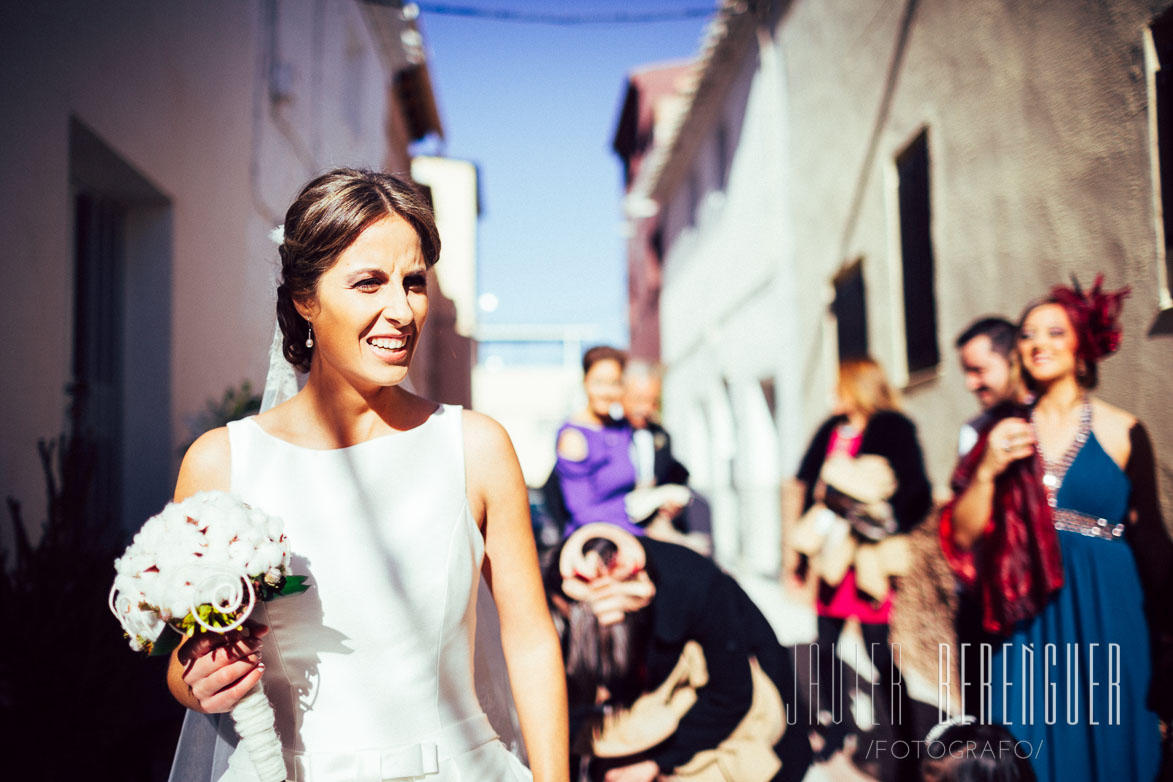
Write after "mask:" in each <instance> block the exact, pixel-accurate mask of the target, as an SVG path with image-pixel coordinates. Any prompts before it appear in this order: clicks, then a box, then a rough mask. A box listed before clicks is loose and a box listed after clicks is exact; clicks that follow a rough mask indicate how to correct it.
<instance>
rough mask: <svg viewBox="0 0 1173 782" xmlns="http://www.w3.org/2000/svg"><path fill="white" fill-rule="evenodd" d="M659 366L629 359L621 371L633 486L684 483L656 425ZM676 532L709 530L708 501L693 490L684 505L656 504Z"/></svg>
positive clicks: (680, 468)
mask: <svg viewBox="0 0 1173 782" xmlns="http://www.w3.org/2000/svg"><path fill="white" fill-rule="evenodd" d="M660 390H661V380H660V371H659V368H658V367H656V366H655V365H653V364H649V363H648V362H646V361H640V360H638V359H633V360H630V361H628V362H627V367H626V368H625V369H624V371H623V412H624V415H626V416H627V420H628V422H629V423H630V424H631V427H632V429H633V430H634V432H633V435H632V454H631V461H632V463H633V464H634V465H635V475H636V486H637V487H648V486H663V485H665V484H678V485H680V486H687V485H688V469H687V468H686V467H685V466H684V465H683V464H681V463H680V462H678V461H677V460H676V458H675V457H674V456H673V455H672V438H671V437H670V436H669V435H668V432H667V431H665V430H664V427H662V426H660V423H659V418H660ZM660 513H661V514H664V515H665V516H666V517H667V518H668V519H669V520H670V521H671V522H672V526H674V527H675V528H676V529H677V530H678V531H680V532H685V533H687V532H699V533H702V534H705V535H708V534H710V532H711V529H710V524H709V513H708V503H706V502H705V501H704V500H703V499H702V498H701V497H699V496H698V495H697V494H696V493H695V492H694V493H693V495H692V501H691V502H690V503H689V504H688V506H687V507H684V506H681V505H674V504H669V505H665V506H662V507H661V508H660Z"/></svg>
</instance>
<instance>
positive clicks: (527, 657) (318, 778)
mask: <svg viewBox="0 0 1173 782" xmlns="http://www.w3.org/2000/svg"><path fill="white" fill-rule="evenodd" d="M439 252H440V240H439V236H438V234H437V231H436V226H435V223H434V221H433V217H432V213H431V209H430V207H429V206H428V205H427V204H426V202H425V201H424V200H423V199H422V197H421V196H420V194H419V193H418V192H417V191H416V190H415V188H414V187H412V186H411V185H409V184H407V183H406V182H404V181H401V180H399V179H397V178H396V177H393V176H390V175H387V174H380V173H373V172H369V171H358V170H351V169H338V170H334V171H331V172H329V173H327V174H324V175H322V176H319V177H317V178H316V179H314V180H313V181H311V182H310V183H309V184H307V185H306V186H305V187H304V188H303V189H302V191H301V193H300V194H299V195H298V197H297V199H296V201H295V202H294V203H293V205H292V206H291V207H290V208H289V211H288V213H287V214H286V219H285V226H284V236H283V239H282V242H281V245H280V255H281V284H280V286H279V287H278V290H277V316H278V321H279V324H280V328H281V331H282V334H283V352H284V356H285V358H286V359H287V360H288V361H289V363H290V364H292V365H293V366H294V367H296V368H297V369H299V370H301V371H303V372H307V373H308V379H307V381H306V383H305V386H304V388H303V389H302V390H301V391H300V392H298V393H297V394H296V395H295V396H293V397H292V398H291V399H289V400H288V401H286V402H284V403H282V404H279V405H277V406H276V407H274V408H272V409H271V410H268V411H266V412H263V413H261V414H260V415H258V416H256V417H253V418H247V419H244V420H241V421H236V422H233V423H231V424H229V425H228V426H227V427H224V428H221V429H216V430H214V431H211V432H208V433H207V434H205V435H204V436H203V437H201V438H200V439H199V440H197V441H196V443H195V444H194V445H193V446H192V447H191V449H190V450H189V451H188V453H187V455H186V456H185V458H184V460H183V464H182V466H181V468H180V472H179V479H178V484H177V486H176V489H175V498H176V499H177V500H182V499H183V498H185V497H188V496H190V495H192V494H194V493H196V492H199V491H205V490H212V489H220V490H224V491H230V492H232V493H233V494H235V495H237V496H239V497H240V498H241V499H242V500H243V501H245V502H247V503H250V504H253V505H256V506H257V507H260V508H263V509H264V510H265V511H266V512H268V513H272V514H275V515H278V516H280V517H282V518H283V519H284V520H285V524H286V532H287V534H288V536H289V540H290V543H291V546H292V549H293V555H294V559H293V567H294V571H295V572H296V573H298V574H303V575H307V576H309V580H310V583H311V584H312V588H311V589H310V591H309V592H307V593H305V594H303V595H299V596H296V597H291V598H287V599H283V600H279V601H275V602H273V603H270V604H267V605H266V606H264V607H263V608H262V609H259V611H260V613H259V614H258V619H259V620H260V621H261V622H262V623H263V624H262V625H258V626H256V627H255V629H253V630H252V631H251V632H246V633H244V634H242V635H240V636H236V637H232V638H230V639H229V640H230V641H231V643H229V644H226V645H220V646H217V647H215V648H210V645H209V644H208V643H207V642H206V641H198V642H195V643H190V644H187V645H185V646H184V647H181V648H180V649H179V650H177V651H176V653H175V654H174V655H173V656H172V660H171V665H170V668H169V671H168V684H169V686H170V689H171V692H172V693H173V694H174V696H175V697H176V699H178V700H179V701H180V703H182V704H183V705H184V706H186V707H187V708H188V709H191V710H193V711H195V712H201V713H205V714H215V713H222V712H226V711H228V710H230V709H231V708H232V706H233V705H234V704H235V703H236V702H237V701H238V700H240V699H241V698H242V697H243V696H244V695H245V694H246V693H247V692H248V691H249V689H250V688H252V687H253V686H254V685H255V684H256V683H257V682H258V681H261V682H263V684H264V687H265V691H266V694H267V695H268V697H269V699H270V700H271V701H272V703H273V707H274V711H275V712H276V724H277V731H278V734H279V735H280V736H281V740H282V746H283V754H284V759H285V764H286V771H287V775H288V777H289V778H290V779H295V780H304V781H305V782H342V781H343V780H368V779H369V780H390V779H399V778H417V777H422V778H425V779H429V780H436V782H444V781H445V780H455V779H476V780H525V779H529V778H530V772H529V771H527V770H526V769H525V768H524V766H523V765H522V764H521V763H520V761H519V760H518V759H517V758H516V757H515V755H514V754H512V753H510V752H509V750H507V749H506V748H505V747H504V746H503V745H502V743H501V741H499V740H498V737H497V733H496V732H495V731H494V729H493V727H492V726H491V725H490V724H489V721H488V719H487V718H486V716H485V714H484V712H483V711H482V708H481V704H480V703H479V702H478V699H477V695H476V690H475V688H474V682H473V669H474V664H473V645H474V643H473V638H474V634H475V626H476V603H477V589H478V584H479V581H480V576H481V575H482V574H483V576H484V580H485V582H486V583H487V584H488V585H489V588H490V590H491V592H492V594H493V596H494V598H495V601H496V605H497V616H498V618H499V621H500V638H501V647H502V649H503V651H504V656H505V663H506V665H507V667H508V671H509V674H510V679H511V681H512V694H513V699H514V701H515V702H516V705H517V715H518V718H519V720H520V725H521V733H522V736H523V738H524V740H525V744H526V746H527V747H528V750H529V760H530V764H531V767H532V769H533V778H535V779H537V780H559V781H564V780H566V779H567V775H568V761H567V736H566V732H567V728H566V690H565V678H564V675H563V668H562V661H561V655H560V649H559V644H558V639H557V636H556V635H555V633H554V628H553V625H552V623H551V620H550V616H549V614H548V612H547V611H546V606H545V597H544V593H543V590H542V583H541V579H540V577H539V573H538V564H537V555H536V551H535V545H534V540H533V535H532V532H531V527H530V520H529V510H528V502H527V494H526V488H525V484H524V482H523V480H522V475H521V470H520V468H519V466H518V463H517V458H516V456H515V455H514V452H513V447H512V445H511V444H510V442H509V438H508V436H507V435H506V433H505V431H504V430H503V429H502V428H501V426H500V425H498V424H497V423H496V422H495V421H493V420H491V419H489V418H487V417H485V416H483V415H479V414H477V413H474V412H472V411H467V410H461V409H459V408H457V407H453V406H447V405H438V404H436V403H434V402H431V401H428V400H426V399H423V398H421V397H419V396H416V395H415V394H412V393H410V392H409V391H407V390H405V389H404V388H403V385H402V383H403V381H404V379H405V378H406V376H407V371H408V367H409V366H410V363H411V358H412V355H413V353H414V351H415V349H416V347H417V344H418V342H419V340H420V338H421V334H422V330H423V326H424V322H425V321H426V319H427V314H428V289H427V272H428V269H429V268H430V267H431V266H432V264H434V263H435V262H436V260H437V258H438V256H439ZM218 751H219V750H218ZM177 758H178V756H177ZM177 765H179V761H178V760H177ZM221 765H223V764H221ZM172 778H173V779H174V778H176V774H175V773H174V771H173V775H172ZM218 778H219V779H222V780H231V781H232V782H237V781H238V780H240V781H243V780H256V779H257V776H256V772H255V770H254V769H253V768H252V766H251V763H250V761H249V759H248V757H247V753H245V752H244V751H243V750H242V751H233V752H231V754H230V756H229V757H228V759H227V770H226V772H224V773H223V775H222V776H220V777H218Z"/></svg>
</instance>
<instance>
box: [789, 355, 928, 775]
mask: <svg viewBox="0 0 1173 782" xmlns="http://www.w3.org/2000/svg"><path fill="white" fill-rule="evenodd" d="M836 399H837V402H836V407H835V411H834V414H833V415H832V416H831V417H830V418H829V419H827V420H826V421H825V422H823V424H822V425H821V426H820V427H819V429H818V431H817V432H816V433H815V436H814V438H813V439H812V440H811V443H810V446H809V447H808V449H807V452H806V455H805V456H804V457H803V459H802V464H801V466H800V467H799V469H798V474H797V476H796V479H797V490H798V491H796V492H795V495H798V493H799V492H801V497H802V512H803V513H806V512H807V511H809V510H811V508H812V507H814V506H815V505H816V503H825V504H827V505H835V504H836V503H835V502H834V501H833V500H832V498H831V497H830V495H831V494H837V493H838V494H841V493H840V492H836V491H834V490H833V489H832V490H829V489H828V484H827V480H826V479H827V477H828V475H827V471H826V470H825V469H824V468H826V467H828V465H829V464H831V463H835V464H837V466H840V467H845V468H847V471H850V469H851V468H853V467H856V466H862V464H861V462H863V461H865V460H862V459H861V458H860V457H867V458H868V459H867V460H869V461H870V465H871V466H876V465H877V464H880V467H881V470H880V471H881V472H882V471H883V466H882V464H881V463H880V462H879V460H883V462H886V464H887V467H888V468H889V470H890V474H889V477H888V478H887V480H889V481H891V484H890V486H889V487H887V488H886V489H885V490H883V491H881V492H880V494H881V495H885V494H886V495H887V496H886V498H885V499H884V501H883V502H881V503H879V504H880V505H881V506H883V505H886V508H884V509H883V510H884V512H886V513H889V514H890V516H889V517H888V522H889V527H888V530H887V531H888V532H907V531H908V530H910V529H911V528H912V527H914V526H915V525H916V524H918V523H919V522H920V521H921V520H922V519H923V518H924V516H925V514H926V513H927V512H928V510H929V507H930V505H931V503H932V489H931V487H930V485H929V480H928V477H927V476H926V475H925V469H924V460H923V457H922V455H921V450H920V444H919V443H918V442H917V436H916V426H915V425H914V424H913V423H912V421H910V420H909V419H908V418H907V417H905V416H904V415H903V414H902V413H901V412H900V411H899V409H898V403H897V398H896V394H895V393H894V391H893V390H892V388H891V386H890V385H889V383H888V379H887V377H886V376H885V375H884V370H883V369H882V368H881V367H880V365H879V364H877V363H876V362H875V361H874V360H872V359H870V358H858V359H850V360H845V361H843V362H842V363H841V364H840V365H839V382H838V385H837V387H836ZM875 457H878V459H876V458H875ZM845 460H846V461H845ZM843 471H844V470H840V472H843ZM841 488H845V487H841ZM849 493H850V492H849ZM840 499H841V497H840ZM837 510H839V511H841V512H842V513H844V514H847V515H850V514H851V513H853V511H851V510H849V509H846V508H844V507H843V506H842V505H839V506H838V508H837ZM872 515H873V516H875V515H878V514H877V513H875V512H874V509H873V512H872ZM852 534H855V533H852ZM877 537H879V535H877ZM810 563H815V564H816V565H817V558H815V559H812V560H810V562H808V563H794V562H793V561H792V562H791V565H792V566H795V565H797V566H798V568H799V573H800V575H804V576H805V575H808V574H809V575H811V576H813V577H818V594H817V598H816V613H817V615H818V658H819V671H820V678H821V682H823V683H826V682H827V681H828V679H829V677H830V674H831V671H832V668H833V667H837V666H835V665H834V663H835V644H836V641H837V640H838V638H839V634H840V632H841V631H842V630H843V626H844V623H845V622H846V621H847V620H848V619H851V618H854V619H857V620H858V621H859V622H860V625H861V628H862V630H863V640H864V643H865V644H866V646H867V648H868V651H869V653H870V654H871V659H872V665H873V666H874V667H875V668H876V670H877V671H878V673H879V676H880V683H881V686H880V687H878V688H877V689H876V694H877V696H878V697H877V703H876V704H875V706H876V707H877V708H876V712H877V715H878V716H880V717H881V719H886V718H887V717H889V716H890V714H891V703H890V702H889V701H890V699H889V698H888V697H887V696H888V695H889V694H890V693H889V692H888V690H889V687H888V685H889V684H890V676H891V673H892V664H893V661H892V656H891V653H890V649H889V646H888V621H889V617H890V615H891V612H892V595H891V592H887V591H886V589H885V590H882V591H883V592H886V594H884V596H883V597H882V598H880V597H878V596H877V595H875V594H869V593H866V592H864V591H862V590H861V589H860V588H859V584H858V582H857V577H856V575H857V574H856V570H855V567H854V566H849V567H847V569H846V572H843V573H842V576H841V578H839V577H838V574H836V578H834V579H832V580H833V581H834V583H832V582H831V581H828V580H827V579H826V578H824V577H823V575H822V574H820V573H817V572H810V571H811V569H810V568H808V567H807V566H808V565H809V564H810ZM815 569H817V568H815ZM885 586H886V585H885ZM837 673H838V672H837V671H836V677H835V678H833V679H831V684H832V685H833V686H831V687H827V686H822V687H820V689H819V694H820V723H821V725H820V726H819V730H820V732H821V733H822V736H823V746H822V748H821V749H820V750H819V752H820V755H821V756H823V757H830V755H832V754H834V752H835V751H836V750H838V749H839V748H840V747H842V746H843V743H844V740H845V739H846V737H847V735H848V734H849V733H850V732H851V731H850V729H849V728H848V727H847V721H848V720H849V719H850V718H849V717H848V716H847V714H846V710H845V708H844V704H843V702H842V697H843V690H842V686H841V684H842V682H841V681H838V675H837Z"/></svg>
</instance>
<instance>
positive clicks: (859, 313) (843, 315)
mask: <svg viewBox="0 0 1173 782" xmlns="http://www.w3.org/2000/svg"><path fill="white" fill-rule="evenodd" d="M834 285H835V300H834V301H833V302H832V303H831V312H832V313H833V314H834V315H835V327H836V336H837V337H838V341H839V360H840V361H842V360H843V359H847V358H861V357H863V356H866V355H867V354H868V313H867V291H866V290H865V288H864V282H863V262H862V261H858V260H857V261H855V262H854V263H852V264H850V265H848V266H847V268H845V269H844V270H843V271H841V272H840V273H839V274H838V276H836V277H835V282H834Z"/></svg>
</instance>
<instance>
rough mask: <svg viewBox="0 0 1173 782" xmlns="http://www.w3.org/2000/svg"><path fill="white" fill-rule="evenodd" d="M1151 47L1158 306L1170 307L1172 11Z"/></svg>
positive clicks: (1154, 30)
mask: <svg viewBox="0 0 1173 782" xmlns="http://www.w3.org/2000/svg"><path fill="white" fill-rule="evenodd" d="M1149 32H1150V34H1151V36H1152V38H1151V42H1152V47H1151V48H1150V49H1149V51H1148V55H1149V56H1148V59H1149V69H1150V71H1151V72H1152V81H1151V82H1150V88H1151V89H1152V92H1153V94H1152V101H1151V105H1152V106H1153V107H1154V113H1155V117H1154V118H1153V120H1155V121H1154V122H1153V130H1154V131H1155V132H1154V136H1155V138H1154V139H1153V153H1154V156H1155V157H1156V161H1155V167H1156V172H1155V174H1156V180H1157V182H1156V184H1157V193H1156V200H1157V203H1158V209H1157V211H1158V213H1159V214H1160V216H1161V217H1160V222H1161V228H1162V229H1163V231H1162V233H1163V234H1164V242H1163V246H1162V247H1161V248H1160V249H1161V251H1162V252H1161V253H1160V254H1161V255H1162V256H1163V257H1162V258H1161V259H1160V265H1161V268H1159V269H1158V279H1159V280H1160V283H1161V291H1160V298H1161V305H1162V306H1163V307H1170V306H1173V295H1171V294H1173V266H1171V262H1173V247H1171V245H1173V11H1166V12H1165V13H1164V14H1162V15H1161V16H1159V17H1158V18H1157V19H1156V20H1155V21H1154V22H1153V25H1152V27H1151V28H1150V31H1149Z"/></svg>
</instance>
